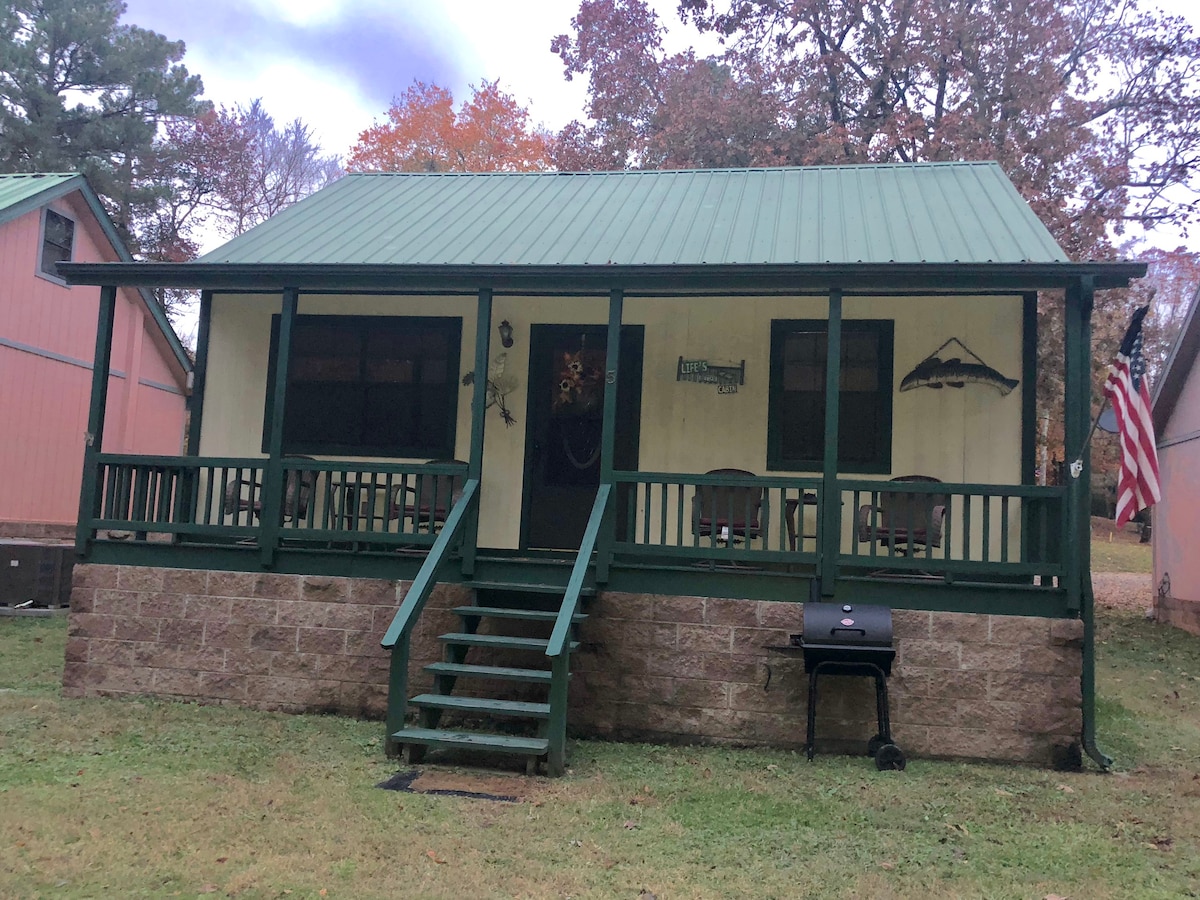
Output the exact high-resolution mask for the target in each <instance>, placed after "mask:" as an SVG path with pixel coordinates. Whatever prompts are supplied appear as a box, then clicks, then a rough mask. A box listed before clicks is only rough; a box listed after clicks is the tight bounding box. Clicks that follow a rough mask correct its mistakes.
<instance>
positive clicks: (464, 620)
mask: <svg viewBox="0 0 1200 900" xmlns="http://www.w3.org/2000/svg"><path fill="white" fill-rule="evenodd" d="M466 584H467V585H468V586H470V587H472V588H474V590H475V603H474V605H471V606H460V607H457V608H455V609H454V610H452V611H453V613H454V614H455V615H456V616H458V618H459V623H460V624H459V628H458V630H457V631H453V632H448V633H446V634H443V635H440V636H439V638H438V639H439V640H440V641H441V643H442V645H443V647H444V659H443V661H441V662H436V663H432V664H430V665H427V666H425V667H424V670H425V671H426V672H427V673H429V674H430V675H432V676H433V687H432V690H431V691H430V692H429V693H422V694H417V695H416V696H414V697H411V698H409V700H408V706H410V707H412V708H414V709H415V710H416V722H415V724H410V723H409V722H407V721H406V722H405V723H404V726H403V727H402V728H401V729H400V730H399V731H396V732H394V733H392V734H391V735H390V738H391V744H392V747H393V749H397V750H399V751H400V753H401V755H402V756H403V758H404V761H405V762H406V763H418V762H421V760H422V759H423V757H424V754H425V751H426V749H427V748H430V747H433V748H455V749H460V750H461V749H467V750H472V751H486V752H489V753H495V754H506V755H510V756H518V757H524V758H525V768H526V772H527V773H529V774H534V773H535V772H536V771H537V768H538V763H539V762H543V761H544V762H545V764H546V771H547V774H550V775H560V774H562V770H563V767H564V754H563V745H564V743H565V728H566V703H567V683H568V681H569V679H570V671H569V651H570V650H574V649H575V648H576V647H578V641H577V640H576V639H575V638H576V633H575V632H576V629H577V628H578V624H579V623H580V622H582V621H583V620H584V619H586V618H587V616H586V615H585V614H584V613H575V614H574V616H573V617H572V623H571V634H570V641H569V643H568V645H567V650H568V652H567V653H564V654H563V655H562V656H561V657H557V658H554V659H551V658H550V657H548V656H547V655H546V652H547V648H548V646H549V644H550V631H551V629H552V628H553V626H554V623H555V620H556V619H557V618H558V614H559V606H560V604H561V603H562V600H563V588H562V587H561V586H559V585H553V584H518V583H513V582H488V581H474V582H466ZM594 595H595V589H594V587H584V588H583V589H582V590H581V591H580V597H581V599H582V598H586V597H591V596H594Z"/></svg>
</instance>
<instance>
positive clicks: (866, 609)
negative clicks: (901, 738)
mask: <svg viewBox="0 0 1200 900" xmlns="http://www.w3.org/2000/svg"><path fill="white" fill-rule="evenodd" d="M792 644H793V645H796V644H798V645H799V647H800V649H801V650H802V651H803V652H804V671H805V672H807V673H808V742H807V744H806V746H805V752H806V753H807V754H808V758H809V759H812V758H813V753H814V745H815V741H816V730H817V681H818V679H819V677H820V676H821V675H855V676H863V677H869V678H873V679H874V680H875V714H876V717H877V719H878V722H879V731H878V733H877V734H876V735H875V737H873V738H871V740H870V741H869V742H868V743H867V752H868V753H869V754H870V755H871V756H873V757H875V766H876V768H878V769H879V770H880V771H884V770H887V769H903V768H904V766H905V758H904V752H903V751H902V750H901V749H900V748H899V747H897V746H896V745H895V743H893V742H892V726H891V718H890V716H889V715H888V690H887V679H888V676H889V675H891V673H892V660H894V659H895V658H896V648H895V647H894V646H893V644H892V611H891V609H889V608H888V607H886V606H852V605H851V604H849V603H845V604H842V603H806V604H804V633H803V634H801V635H792Z"/></svg>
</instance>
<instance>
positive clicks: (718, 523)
mask: <svg viewBox="0 0 1200 900" xmlns="http://www.w3.org/2000/svg"><path fill="white" fill-rule="evenodd" d="M704 474H705V475H736V476H739V477H744V478H754V477H755V475H754V473H753V472H747V471H745V470H744V469H712V470H711V471H708V472H705V473H704ZM762 506H763V489H762V488H761V487H752V486H750V485H723V484H698V485H696V493H695V494H693V495H692V532H693V534H695V535H696V537H698V538H701V537H708V538H711V537H713V536H714V535H715V536H716V538H717V539H718V540H728V541H729V542H730V544H732V543H734V542H735V541H738V540H742V541H748V540H753V539H755V538H757V537H758V536H759V535H760V534H762V530H763V522H764V521H765V520H766V516H765V515H761V516H760V512H761V511H762Z"/></svg>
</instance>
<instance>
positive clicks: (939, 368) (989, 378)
mask: <svg viewBox="0 0 1200 900" xmlns="http://www.w3.org/2000/svg"><path fill="white" fill-rule="evenodd" d="M951 344H958V346H959V347H961V348H962V349H963V350H964V351H966V353H967V355H968V356H971V357H974V360H975V361H974V362H963V359H962V357H961V356H955V357H951V358H949V359H942V358H941V357H940V356H939V354H940V353H941V352H942V351H943V350H945V349H946V348H947V347H949V346H950V345H951ZM968 384H987V385H991V386H992V387H994V388H995V389H996V390H998V391H999V392H1000V396H1002V397H1003V396H1006V395H1008V394H1010V393H1012V389H1013V388H1015V387H1016V386H1017V385H1018V384H1020V382H1019V381H1018V380H1017V379H1015V378H1005V377H1004V376H1003V375H1001V374H1000V373H999V372H997V371H996V370H995V369H993V368H992V367H991V366H989V365H988V364H987V363H985V362H984V361H983V360H982V359H980V358H979V357H978V356H976V355H975V354H974V353H972V352H971V349H970V348H969V347H968V346H967V345H966V344H964V343H963V342H962V341H960V340H959V339H958V338H956V337H952V338H950V340H948V341H946V343H944V344H942V346H940V347H938V348H937V349H936V350H934V351H933V352H932V353H930V354H929V355H928V356H927V357H925V358H924V359H923V360H921V361H920V362H919V363H917V364H916V366H914V367H913V370H912V371H911V372H909V373H908V374H907V375H905V376H904V378H903V379H901V381H900V391H901V392H904V391H911V390H913V389H914V388H919V387H926V388H934V389H935V390H936V389H941V388H944V387H951V388H961V387H964V386H965V385H968Z"/></svg>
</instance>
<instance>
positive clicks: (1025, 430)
mask: <svg viewBox="0 0 1200 900" xmlns="http://www.w3.org/2000/svg"><path fill="white" fill-rule="evenodd" d="M1037 344H1038V305H1037V294H1036V293H1030V294H1025V295H1024V296H1022V298H1021V484H1034V483H1036V481H1037Z"/></svg>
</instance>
